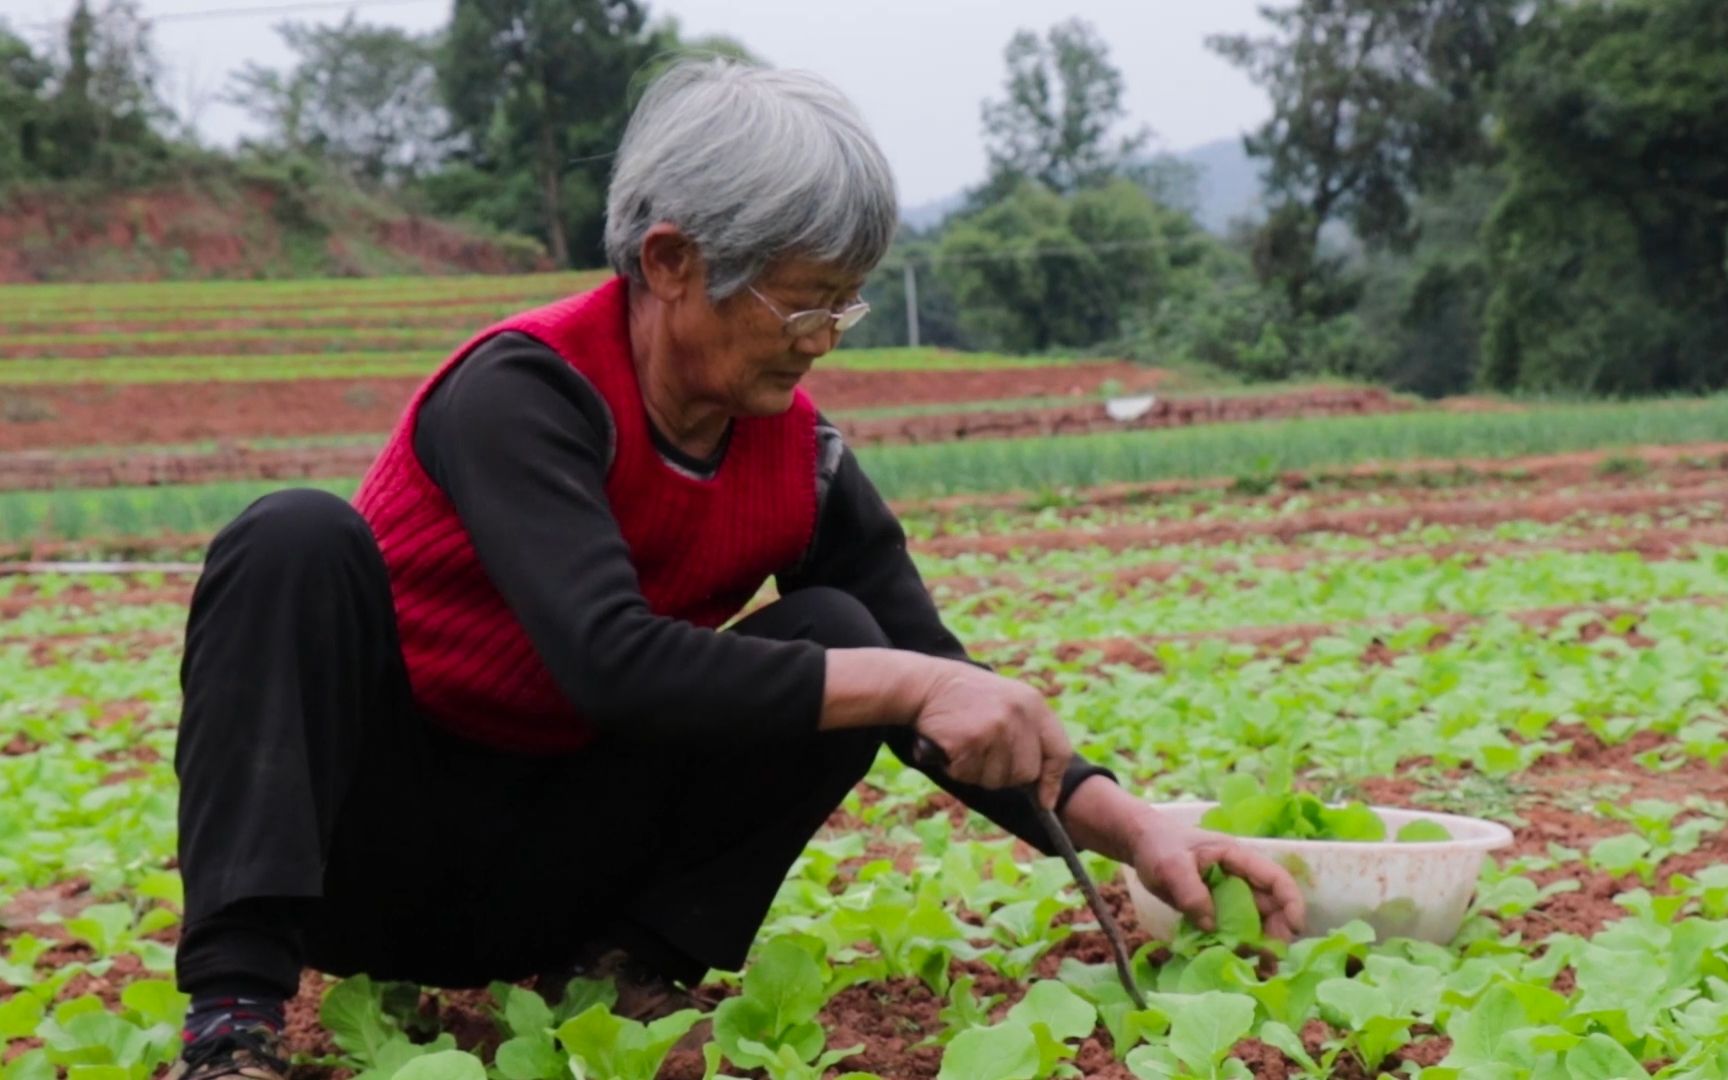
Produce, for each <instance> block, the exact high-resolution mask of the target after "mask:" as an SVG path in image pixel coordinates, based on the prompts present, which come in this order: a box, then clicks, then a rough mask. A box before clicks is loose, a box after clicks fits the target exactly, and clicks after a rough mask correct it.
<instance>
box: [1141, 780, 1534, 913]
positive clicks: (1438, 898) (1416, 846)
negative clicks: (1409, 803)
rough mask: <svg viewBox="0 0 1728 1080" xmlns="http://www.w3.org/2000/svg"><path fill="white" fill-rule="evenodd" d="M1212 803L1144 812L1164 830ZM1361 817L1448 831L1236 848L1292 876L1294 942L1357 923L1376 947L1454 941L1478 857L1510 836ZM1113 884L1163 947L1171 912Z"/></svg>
mask: <svg viewBox="0 0 1728 1080" xmlns="http://www.w3.org/2000/svg"><path fill="white" fill-rule="evenodd" d="M1215 805H1217V804H1216V803H1209V802H1184V803H1154V804H1153V809H1155V810H1157V811H1158V812H1159V814H1161V815H1163V816H1164V817H1165V818H1166V819H1167V820H1169V821H1171V822H1176V823H1180V824H1183V825H1194V826H1198V825H1199V824H1200V818H1201V816H1202V815H1204V814H1205V813H1206V811H1208V810H1210V809H1211V808H1212V807H1213V806H1215ZM1371 809H1372V810H1373V811H1374V812H1375V813H1376V814H1379V815H1380V820H1382V821H1384V822H1385V823H1386V834H1387V835H1388V836H1396V835H1397V833H1398V830H1399V829H1400V828H1402V827H1403V826H1405V825H1406V824H1408V823H1410V822H1412V821H1432V822H1434V823H1436V824H1438V825H1440V826H1442V827H1443V828H1445V830H1446V831H1447V832H1449V833H1451V834H1452V839H1450V840H1440V841H1433V842H1428V843H1398V842H1395V841H1390V840H1388V841H1382V842H1378V843H1361V842H1357V841H1346V840H1263V839H1260V838H1258V837H1247V836H1244V837H1238V838H1237V840H1238V842H1239V843H1242V844H1244V845H1246V846H1248V847H1250V848H1252V849H1254V850H1255V851H1257V852H1259V853H1261V854H1262V855H1265V856H1267V857H1268V858H1270V859H1272V860H1273V861H1275V862H1277V863H1278V864H1279V865H1281V866H1283V867H1284V868H1285V869H1287V870H1289V871H1290V873H1291V875H1292V876H1293V877H1295V879H1296V884H1297V885H1298V886H1300V887H1301V889H1302V897H1303V899H1305V900H1306V901H1307V902H1308V925H1307V927H1306V929H1305V934H1304V936H1307V937H1324V936H1325V935H1327V934H1329V933H1331V932H1332V931H1334V930H1336V929H1338V928H1339V927H1340V926H1343V925H1344V924H1345V923H1348V922H1350V921H1351V920H1353V919H1361V920H1363V921H1365V922H1367V923H1368V925H1370V926H1372V927H1373V928H1374V931H1375V933H1376V934H1378V935H1379V936H1380V938H1381V939H1382V940H1384V939H1386V938H1391V937H1406V938H1416V939H1419V940H1422V941H1431V942H1434V943H1435V944H1438V945H1445V944H1447V943H1449V942H1450V941H1451V940H1452V939H1453V938H1454V937H1455V936H1457V933H1458V927H1459V926H1460V925H1462V924H1463V922H1464V912H1465V909H1466V908H1468V907H1469V906H1470V897H1471V895H1472V894H1473V893H1475V891H1476V881H1477V878H1478V877H1479V876H1480V875H1481V872H1482V857H1483V856H1484V855H1486V854H1487V853H1488V852H1490V851H1494V850H1496V849H1498V848H1503V847H1505V846H1507V845H1508V844H1510V843H1512V831H1511V830H1510V829H1508V828H1506V826H1504V825H1501V824H1499V823H1497V822H1493V821H1483V820H1482V819H1480V818H1471V817H1461V816H1459V815H1456V814H1437V813H1433V812H1431V811H1427V810H1403V809H1398V808H1395V807H1390V806H1375V807H1372V808H1371ZM1123 876H1124V877H1125V878H1126V879H1127V881H1128V891H1129V893H1130V894H1131V895H1132V896H1133V898H1134V912H1135V914H1136V915H1137V916H1138V918H1139V920H1140V926H1141V929H1143V930H1145V931H1146V932H1147V933H1149V934H1151V935H1152V936H1153V937H1154V938H1161V939H1164V940H1169V938H1170V936H1171V934H1172V933H1174V931H1175V929H1176V924H1177V921H1178V919H1179V916H1178V914H1177V912H1176V911H1175V910H1174V909H1172V908H1171V907H1169V906H1168V905H1167V904H1165V903H1163V902H1162V901H1160V900H1159V899H1158V898H1156V897H1154V896H1153V895H1152V894H1151V893H1149V892H1147V891H1146V890H1145V888H1143V887H1142V886H1141V884H1140V880H1139V877H1138V875H1136V874H1134V873H1133V872H1132V871H1126V872H1125V873H1124V874H1123Z"/></svg>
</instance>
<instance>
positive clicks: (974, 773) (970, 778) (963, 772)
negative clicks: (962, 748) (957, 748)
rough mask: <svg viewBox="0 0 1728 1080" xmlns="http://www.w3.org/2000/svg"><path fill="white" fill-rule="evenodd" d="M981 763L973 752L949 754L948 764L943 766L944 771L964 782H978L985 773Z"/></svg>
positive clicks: (952, 777)
mask: <svg viewBox="0 0 1728 1080" xmlns="http://www.w3.org/2000/svg"><path fill="white" fill-rule="evenodd" d="M981 764H982V763H981V762H980V761H979V759H978V758H976V757H974V756H973V755H971V754H967V753H961V754H953V755H950V756H949V758H948V764H947V765H945V766H943V769H942V771H943V772H944V773H947V774H948V776H949V777H950V778H951V779H954V780H958V781H960V782H961V783H962V784H977V783H978V782H979V780H980V779H981V778H982V775H983V774H982V770H981Z"/></svg>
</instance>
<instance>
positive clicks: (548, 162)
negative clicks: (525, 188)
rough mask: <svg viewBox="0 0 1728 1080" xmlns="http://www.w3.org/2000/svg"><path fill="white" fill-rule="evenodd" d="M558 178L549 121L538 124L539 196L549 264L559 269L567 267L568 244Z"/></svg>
mask: <svg viewBox="0 0 1728 1080" xmlns="http://www.w3.org/2000/svg"><path fill="white" fill-rule="evenodd" d="M562 179H563V178H562V177H561V176H559V175H558V153H557V147H556V145H555V144H554V143H553V141H552V118H551V117H550V116H547V117H543V118H542V119H541V122H540V194H541V202H542V204H543V205H544V208H545V211H546V240H547V246H548V247H550V248H551V253H552V262H553V264H554V265H555V266H558V267H559V268H561V269H564V268H568V267H569V266H570V241H569V240H568V239H567V238H566V237H565V235H564V197H563V183H562Z"/></svg>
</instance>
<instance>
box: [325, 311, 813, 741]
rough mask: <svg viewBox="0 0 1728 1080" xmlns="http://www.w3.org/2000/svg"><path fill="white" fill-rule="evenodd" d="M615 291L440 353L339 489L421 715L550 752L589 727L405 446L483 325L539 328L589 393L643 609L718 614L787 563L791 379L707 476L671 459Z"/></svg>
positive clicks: (793, 506) (807, 416) (800, 541)
mask: <svg viewBox="0 0 1728 1080" xmlns="http://www.w3.org/2000/svg"><path fill="white" fill-rule="evenodd" d="M627 292H628V289H627V285H626V283H625V282H624V280H623V279H621V278H614V279H613V280H611V281H609V282H607V283H606V284H605V285H602V286H600V287H599V288H598V289H595V290H594V291H592V292H589V293H583V294H580V295H577V296H572V297H570V298H568V299H565V300H561V301H559V302H557V303H554V304H549V305H547V306H546V307H542V308H537V309H535V310H532V311H526V312H522V313H521V314H518V315H515V316H513V317H511V318H508V319H506V320H504V321H503V322H501V323H498V324H497V325H495V326H492V327H490V328H489V329H487V330H484V331H482V332H481V333H479V334H478V335H476V336H475V337H474V338H473V339H472V340H470V341H469V342H468V343H467V344H466V345H463V346H462V347H461V348H460V349H458V350H456V352H455V353H454V354H452V355H451V357H450V358H449V359H448V360H447V361H445V363H444V364H443V365H442V366H441V367H440V368H439V369H438V371H437V372H436V373H434V374H433V375H432V377H431V378H430V379H428V380H427V381H426V383H425V384H424V385H422V386H421V387H420V389H419V390H418V391H417V392H416V393H415V395H414V396H413V398H412V399H411V400H410V401H409V403H408V407H407V409H406V411H405V412H404V413H403V416H402V419H401V421H400V423H399V424H398V425H397V427H396V430H395V432H394V433H393V434H392V435H391V438H390V442H389V443H388V444H387V445H386V446H385V447H384V450H383V452H382V453H381V454H380V455H379V456H378V459H377V460H376V461H375V462H374V463H373V465H372V467H371V469H370V470H368V472H367V474H366V477H365V479H364V480H362V481H361V484H360V489H359V492H358V493H357V494H356V495H355V497H354V503H355V505H356V506H357V507H358V508H359V510H360V512H361V514H362V515H364V516H365V518H366V520H367V522H368V523H370V524H371V526H372V532H373V534H374V535H375V536H376V537H377V540H378V546H379V548H380V550H381V551H382V552H383V555H384V562H385V565H386V566H387V567H388V568H389V574H390V589H391V593H392V595H393V598H394V601H395V608H396V623H397V628H398V630H399V633H400V636H401V641H402V656H403V659H404V660H405V661H406V663H407V667H408V679H409V683H410V684H411V686H412V688H413V692H414V698H415V701H416V703H417V704H418V705H419V707H420V708H421V710H422V711H423V712H424V713H425V714H426V715H427V717H428V718H429V719H430V720H431V721H432V722H434V723H436V724H438V725H440V726H441V727H444V728H446V729H447V730H450V731H452V732H454V733H456V734H459V735H462V736H464V737H466V738H471V739H474V740H475V741H477V742H482V743H486V744H488V745H491V746H496V747H499V748H503V749H508V750H519V751H527V752H537V753H562V752H568V751H571V750H577V749H580V748H581V747H582V746H584V745H586V744H587V743H588V742H590V741H591V740H592V739H593V738H594V735H595V731H594V729H593V727H592V726H591V725H590V724H588V723H587V722H586V721H584V720H583V718H582V717H580V716H579V715H577V713H576V711H575V709H574V708H573V707H572V705H571V704H570V702H569V700H568V699H567V698H566V697H565V696H564V694H563V693H562V692H561V691H560V690H559V688H558V686H557V684H556V683H555V682H554V680H553V678H552V675H551V673H550V672H549V671H547V669H546V666H545V664H544V663H542V662H541V660H540V657H539V655H538V654H537V653H536V652H535V649H534V647H533V645H532V644H531V643H530V642H529V640H528V635H527V633H526V632H525V631H524V630H523V629H522V627H521V624H520V623H518V622H517V620H516V618H515V616H513V615H512V614H511V613H510V610H509V608H508V607H506V605H505V603H504V599H503V597H501V596H500V595H499V594H498V591H497V590H496V589H495V588H494V587H493V586H492V584H491V582H490V580H489V579H488V578H487V576H486V573H485V571H484V569H483V568H482V567H481V565H480V561H479V558H478V556H476V554H475V552H474V548H473V545H472V544H471V543H470V541H469V538H468V533H467V531H466V530H465V529H464V528H463V526H462V523H461V521H460V520H459V518H458V517H457V515H456V510H455V508H454V507H453V506H452V505H451V504H450V501H449V500H448V499H447V498H445V497H444V494H443V492H441V491H440V490H439V489H438V487H437V485H436V484H434V483H433V482H432V479H431V478H430V477H429V476H427V475H426V472H425V470H423V469H422V468H421V467H420V462H419V460H418V458H417V457H416V456H415V454H414V426H415V424H414V422H415V417H416V415H417V414H418V412H419V410H420V405H421V402H423V401H424V400H425V399H426V395H427V394H429V393H430V392H431V390H432V388H433V387H434V386H436V385H437V384H438V381H439V380H440V379H441V378H443V376H444V375H445V374H447V373H448V372H449V371H450V370H451V369H452V368H454V367H455V366H456V365H457V364H459V363H461V362H462V360H463V358H464V357H466V356H467V355H468V354H469V353H470V352H471V351H472V350H473V349H474V347H475V346H476V345H478V344H480V342H482V341H484V340H485V339H487V338H488V337H491V336H492V335H494V334H498V333H502V332H504V331H507V330H515V331H520V332H522V333H526V334H529V335H531V336H533V337H535V338H537V339H539V340H540V341H542V342H544V343H545V344H546V345H548V346H550V347H551V348H552V349H553V350H555V351H556V352H557V353H558V354H559V355H560V356H562V357H563V358H564V359H565V360H566V361H567V362H568V363H569V364H570V365H571V366H572V367H574V368H575V369H576V370H577V371H579V372H581V373H582V375H583V376H584V377H586V378H587V379H588V381H589V382H590V383H592V384H593V386H594V388H595V389H596V390H597V391H598V392H599V393H600V396H601V397H602V398H604V399H605V402H606V405H607V408H608V409H610V411H611V413H612V423H613V428H614V431H615V434H616V445H615V447H614V452H613V457H612V465H611V470H610V472H609V473H608V474H607V477H606V497H607V499H608V500H609V501H610V503H611V508H612V513H613V515H614V516H615V517H616V518H617V521H618V525H619V528H620V529H621V531H622V532H623V535H624V541H625V543H626V545H627V546H628V548H629V550H630V559H631V562H632V563H634V564H635V567H636V573H637V577H638V579H639V581H640V584H641V589H642V594H643V597H644V598H645V599H646V600H647V602H648V607H649V609H650V610H651V611H653V612H654V613H655V614H656V615H661V616H665V617H668V618H674V619H683V620H685V621H687V622H690V623H693V624H695V625H697V626H703V627H709V628H714V627H718V626H720V625H721V624H723V623H725V622H726V621H727V620H728V619H730V618H731V617H732V616H733V615H735V614H737V613H738V611H739V610H740V609H741V608H742V607H743V606H744V604H745V603H747V602H748V601H749V599H750V598H751V597H752V596H753V595H755V593H756V590H757V589H758V588H760V587H761V585H762V583H763V582H764V581H765V580H767V578H768V576H769V575H770V574H773V573H775V572H776V571H780V570H784V569H786V568H787V567H789V566H791V565H793V564H794V563H796V561H797V560H798V558H799V557H800V556H801V555H802V554H803V552H804V550H805V549H806V548H807V547H808V545H809V544H810V541H811V537H812V535H813V533H814V531H815V525H816V408H815V405H814V404H813V403H812V402H811V401H810V399H809V397H808V396H806V395H805V394H804V392H803V391H802V390H799V391H798V392H797V393H796V394H795V395H794V399H793V404H792V407H791V408H790V409H788V410H787V411H786V412H784V413H782V414H780V415H778V416H773V417H757V418H743V419H738V420H735V421H734V422H733V425H732V435H731V439H730V441H729V443H728V445H727V448H726V455H725V458H724V459H723V461H722V463H721V466H720V468H719V470H718V471H717V473H716V474H715V475H714V476H713V478H711V479H709V480H697V479H694V478H692V477H689V476H686V475H685V474H683V473H680V472H677V471H675V470H674V469H672V468H671V467H670V466H668V465H667V464H666V463H665V461H664V460H663V459H662V458H661V457H660V455H659V453H658V452H657V451H656V449H655V447H654V444H653V440H652V438H651V436H650V432H649V427H648V419H647V413H646V412H645V409H644V406H643V402H642V391H641V387H640V386H639V385H638V384H637V380H636V369H635V365H634V364H633V363H632V362H631V356H630V340H629V330H628V319H627V305H626V298H627Z"/></svg>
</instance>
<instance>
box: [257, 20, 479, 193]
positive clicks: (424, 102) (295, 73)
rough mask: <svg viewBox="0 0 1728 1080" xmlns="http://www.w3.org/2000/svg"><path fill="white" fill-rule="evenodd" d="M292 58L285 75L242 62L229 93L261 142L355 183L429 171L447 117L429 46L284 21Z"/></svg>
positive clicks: (357, 26) (412, 38) (391, 30)
mask: <svg viewBox="0 0 1728 1080" xmlns="http://www.w3.org/2000/svg"><path fill="white" fill-rule="evenodd" d="M276 29H277V33H278V34H280V35H281V37H282V41H283V43H284V44H285V45H287V46H288V48H289V50H290V51H292V52H293V53H294V56H295V60H294V64H293V66H292V67H291V68H289V69H288V70H287V71H278V70H275V69H273V68H267V67H264V66H263V65H260V64H258V63H256V62H249V63H248V64H247V65H246V66H245V67H244V68H243V69H242V70H240V71H239V72H237V73H236V74H235V75H234V77H233V86H232V89H231V91H230V93H229V95H228V98H229V101H230V102H231V103H232V104H237V105H241V106H244V107H245V108H246V110H247V111H248V112H250V113H251V114H252V115H253V117H254V118H255V119H257V120H259V121H261V122H262V123H263V124H264V125H265V126H266V130H267V132H268V135H267V139H268V140H269V141H270V142H271V143H273V144H275V145H276V146H279V147H281V148H282V149H284V150H286V151H288V152H289V153H293V154H303V155H309V156H312V157H316V158H322V159H323V160H325V161H327V162H329V163H330V164H332V165H334V166H336V167H337V168H339V169H342V170H343V171H344V172H346V173H348V174H349V175H350V176H352V177H354V178H355V179H358V180H362V181H366V182H370V183H373V184H382V183H385V182H390V183H393V184H397V183H401V182H403V181H408V180H412V179H414V178H415V177H417V176H419V175H421V174H423V173H425V172H427V171H428V170H430V169H432V168H434V167H436V165H437V164H438V161H439V158H440V155H441V153H442V151H441V148H440V147H439V145H438V141H439V138H440V136H442V135H443V134H444V132H445V129H446V127H447V125H448V118H447V117H446V116H445V114H444V110H443V107H442V105H441V103H440V101H439V97H438V84H437V72H436V69H435V67H434V59H435V57H436V49H437V43H436V39H435V37H433V36H431V35H416V34H412V33H408V32H406V31H403V30H400V29H397V28H395V27H388V26H373V25H370V24H366V23H361V22H358V21H356V19H355V16H354V14H353V13H352V12H350V13H349V15H348V16H347V18H345V19H344V20H343V21H342V22H341V23H339V24H337V25H334V26H322V25H318V24H313V23H283V24H282V25H280V26H278V27H277V28H276Z"/></svg>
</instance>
